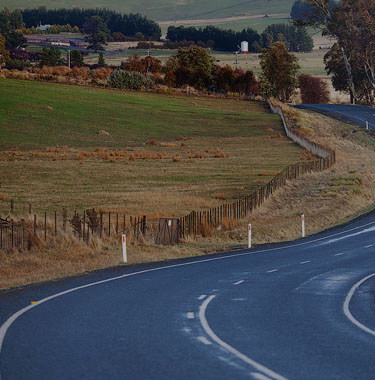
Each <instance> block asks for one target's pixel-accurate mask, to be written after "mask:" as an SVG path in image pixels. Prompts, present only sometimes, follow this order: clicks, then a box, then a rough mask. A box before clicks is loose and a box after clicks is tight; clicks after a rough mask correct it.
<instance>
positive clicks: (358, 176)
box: [0, 112, 375, 288]
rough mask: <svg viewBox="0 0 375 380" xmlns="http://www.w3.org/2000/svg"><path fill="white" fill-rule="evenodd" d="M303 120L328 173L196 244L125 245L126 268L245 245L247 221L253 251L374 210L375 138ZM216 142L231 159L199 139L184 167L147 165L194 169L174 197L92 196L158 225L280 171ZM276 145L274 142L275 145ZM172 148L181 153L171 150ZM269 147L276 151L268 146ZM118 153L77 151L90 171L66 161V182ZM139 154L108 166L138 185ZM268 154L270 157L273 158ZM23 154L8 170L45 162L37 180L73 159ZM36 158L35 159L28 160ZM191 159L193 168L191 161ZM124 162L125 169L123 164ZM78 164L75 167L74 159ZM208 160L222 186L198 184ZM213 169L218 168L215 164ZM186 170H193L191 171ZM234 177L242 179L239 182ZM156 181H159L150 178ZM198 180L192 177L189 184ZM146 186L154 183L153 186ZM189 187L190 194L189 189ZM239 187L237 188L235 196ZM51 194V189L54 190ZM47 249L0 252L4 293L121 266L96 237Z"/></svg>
mask: <svg viewBox="0 0 375 380" xmlns="http://www.w3.org/2000/svg"><path fill="white" fill-rule="evenodd" d="M300 117H301V120H302V122H303V123H304V124H305V125H307V126H308V127H309V128H311V129H312V130H313V132H314V133H313V134H312V136H311V137H310V138H311V139H313V140H314V141H316V142H317V143H320V144H324V145H325V146H327V147H329V148H331V149H335V150H336V153H337V164H336V165H335V166H334V167H333V168H332V169H330V170H327V171H325V172H322V173H317V174H312V175H307V176H305V177H303V178H299V179H298V180H297V181H294V182H290V183H288V184H287V186H286V187H284V188H283V189H281V190H280V191H278V192H277V193H276V194H275V195H274V196H273V197H272V198H271V199H270V200H268V201H267V202H265V204H264V206H263V207H262V208H261V209H259V210H256V212H255V213H254V214H253V215H252V216H251V217H250V218H249V219H246V220H243V221H241V222H240V223H235V222H234V221H232V220H227V221H224V222H223V223H222V225H221V226H220V227H219V228H218V229H207V230H205V231H204V235H205V237H197V238H195V239H193V238H191V237H190V238H187V239H186V241H184V242H182V244H181V245H179V246H174V247H157V246H153V245H152V244H150V243H148V242H139V243H137V242H132V241H131V240H130V241H129V262H130V263H142V262H149V261H162V260H166V259H171V258H179V257H188V256H194V255H199V254H204V253H208V252H220V251H223V250H228V249H233V248H234V247H238V246H245V244H246V239H247V228H246V226H247V224H248V223H249V222H251V223H252V225H253V243H254V244H255V245H256V244H261V243H269V242H276V241H285V240H292V239H296V238H298V237H299V236H300V214H301V213H304V214H305V216H306V232H307V233H308V234H312V233H315V232H318V231H321V230H323V229H325V228H328V227H331V226H333V225H336V224H338V223H340V222H342V221H344V220H348V219H350V218H352V217H354V216H355V215H358V214H359V213H361V212H364V211H366V210H368V209H370V208H372V207H373V205H374V199H375V169H374V167H373V162H374V160H375V151H374V146H375V139H374V138H373V137H370V136H368V135H367V134H365V133H364V132H357V133H355V134H353V133H352V129H353V127H348V126H346V125H343V124H341V123H339V122H338V121H334V120H331V119H329V118H326V117H324V116H322V115H318V114H310V113H306V112H301V115H300ZM268 140H269V139H268ZM220 141H224V142H223V143H222V145H221V149H225V151H228V152H229V153H230V157H229V158H227V159H225V160H223V161H221V160H215V159H213V157H212V156H213V152H211V149H212V150H214V149H216V148H208V153H206V150H207V146H217V144H216V143H217V140H215V141H214V140H210V139H205V141H200V143H199V144H200V145H199V144H198V143H195V144H196V145H195V146H194V148H193V149H194V152H192V151H190V152H186V157H187V159H186V161H183V160H181V162H174V163H173V162H171V161H172V158H171V157H172V156H171V154H177V153H179V154H180V156H181V157H182V155H183V151H184V150H180V151H177V150H176V151H174V152H171V153H169V154H166V153H165V152H160V151H158V152H157V155H160V156H162V157H163V159H166V160H165V161H163V165H161V166H153V165H154V163H155V164H157V163H158V162H159V160H160V158H159V160H157V161H150V163H152V164H153V165H151V166H150V169H149V170H150V173H149V175H151V174H152V176H154V175H155V171H156V169H157V170H160V171H163V170H167V172H162V175H163V176H164V178H168V179H170V178H172V177H173V175H179V174H180V173H181V172H182V171H187V170H190V171H191V170H193V172H194V173H197V174H199V175H198V176H197V184H196V185H195V184H194V183H193V185H191V184H189V185H188V187H187V184H186V183H178V182H175V183H172V184H171V185H170V186H171V191H170V190H167V191H166V188H165V186H161V187H153V188H152V189H151V190H150V189H148V188H146V187H144V188H143V190H140V189H139V184H138V191H137V192H135V191H134V189H135V187H131V184H132V182H126V181H124V180H121V183H120V184H119V187H116V188H115V194H116V196H118V194H120V189H121V188H122V187H123V186H124V183H125V184H126V185H125V186H127V193H128V194H130V195H132V197H129V198H126V200H125V201H124V199H122V202H121V204H114V203H112V201H111V199H110V198H106V197H108V194H107V191H105V189H103V190H102V191H99V192H98V193H96V194H95V196H101V197H102V198H103V204H104V203H106V204H111V203H112V204H113V206H111V207H105V206H102V210H103V211H108V210H109V209H110V210H112V211H118V212H125V213H126V214H127V215H129V214H130V213H132V212H135V208H137V209H138V210H140V209H141V208H142V207H140V202H141V201H142V200H147V207H148V210H149V211H150V212H149V213H147V214H148V216H149V217H150V219H157V218H159V217H161V216H165V215H166V213H167V214H168V216H172V215H179V216H180V215H181V210H188V211H190V210H192V209H202V208H206V207H210V206H211V205H212V206H213V205H218V204H222V203H223V200H224V198H225V200H230V199H232V198H233V197H238V195H239V194H240V193H241V191H244V192H246V193H248V192H249V187H248V185H246V184H245V183H244V182H243V183H241V182H240V181H239V180H241V178H247V177H248V176H249V175H250V174H251V173H252V174H251V175H252V178H251V181H252V183H253V185H254V186H256V187H257V186H259V185H260V184H262V183H264V182H265V181H267V180H268V177H269V176H273V175H274V174H275V173H276V172H277V171H276V170H274V169H272V168H267V169H266V170H264V169H263V170H262V168H252V167H250V166H249V165H244V166H243V167H239V164H238V162H239V160H238V157H243V156H244V155H246V154H248V153H250V150H249V151H248V150H246V147H247V146H248V145H249V141H247V140H246V141H243V145H242V147H240V146H239V145H238V144H237V143H236V141H234V139H221V140H220ZM280 141H283V140H280ZM214 142H215V143H214ZM255 142H256V141H255ZM274 143H276V142H274ZM277 143H279V140H278V141H277ZM285 143H286V144H288V145H290V146H292V144H290V143H289V142H288V141H285ZM254 146H256V144H255V145H254V144H253V145H252V147H254ZM177 148H179V147H178V146H176V149H177ZM155 149H160V147H159V146H155ZM272 149H274V147H271V150H272ZM271 150H270V152H271ZM119 152H120V151H116V150H108V149H106V150H104V149H99V148H98V149H97V150H96V151H92V152H88V151H87V152H84V151H82V152H77V151H75V152H74V154H75V157H77V154H79V153H82V156H83V157H85V160H84V162H83V164H82V165H80V167H81V168H82V169H81V170H87V169H89V168H90V160H91V158H90V155H93V154H95V157H94V158H93V160H94V161H93V162H94V163H95V171H90V170H88V171H87V172H86V171H84V172H82V171H79V172H78V174H77V173H76V172H75V170H76V169H75V167H74V160H73V159H72V162H71V163H69V167H70V177H71V178H73V179H74V180H75V181H76V180H77V181H78V183H79V177H78V175H81V176H82V175H83V174H82V173H84V178H88V176H90V175H91V176H94V173H97V171H98V170H102V169H101V165H104V166H103V170H106V171H108V170H109V169H108V167H109V166H108V162H106V161H105V160H102V164H100V161H97V157H100V158H103V157H106V158H107V159H109V160H110V159H117V157H118V156H119V155H121V154H120V153H119ZM141 152H142V151H141V150H139V151H138V152H137V151H130V152H129V153H128V154H129V155H128V156H126V157H127V158H126V159H125V161H123V162H121V161H116V162H115V163H113V166H114V167H115V169H114V170H115V171H116V173H118V172H119V170H126V171H128V174H131V177H129V178H133V180H134V181H135V179H140V176H141V175H143V174H144V171H145V166H141V164H142V160H138V159H137V158H136V155H139V156H142V153H141ZM198 152H200V153H202V154H205V155H207V154H208V155H209V156H210V159H211V161H209V159H207V161H201V160H199V159H198V160H196V161H194V160H192V158H189V157H188V155H189V154H190V156H191V157H193V156H194V155H195V154H197V153H198ZM270 152H269V153H267V154H270ZM22 153H23V152H20V151H19V150H17V149H13V150H12V151H9V152H8V153H7V154H8V155H9V157H8V156H7V157H8V158H7V160H8V161H7V162H6V164H7V165H10V164H12V163H13V162H16V163H17V162H18V161H12V160H13V158H14V159H17V160H20V163H21V164H22V165H25V164H26V163H27V162H28V161H27V160H31V161H30V163H31V164H32V165H36V164H38V163H39V160H41V162H46V163H47V164H48V165H47V166H45V167H44V166H42V167H43V172H42V174H43V175H45V173H46V172H47V171H48V170H52V169H54V168H55V166H54V165H58V164H59V161H58V162H56V163H53V165H52V166H51V164H50V163H51V162H52V161H51V158H52V157H54V158H56V157H59V159H60V158H61V160H62V159H63V157H64V155H68V156H69V157H71V155H72V153H73V152H70V150H69V148H66V147H65V148H64V147H50V148H48V149H46V151H44V152H42V151H40V152H35V156H33V155H31V154H30V155H29V154H28V153H27V154H26V155H25V153H23V154H24V156H25V157H27V160H25V161H22V157H23V156H22ZM48 155H52V156H48ZM57 155H58V156H57ZM19 157H20V158H19ZM295 157H297V159H298V158H301V159H302V158H308V157H311V154H310V153H308V152H302V151H301V150H299V151H296V155H295ZM35 159H36V160H38V161H37V162H36V161H33V160H35ZM69 159H71V158H69ZM75 160H77V158H75ZM169 160H170V161H169ZM189 160H191V161H193V162H189ZM231 160H233V161H231ZM128 161H129V164H128V165H125V163H126V162H128ZM219 161H220V162H219ZM75 162H76V164H77V161H75ZM205 162H210V165H211V164H214V166H210V170H211V173H212V170H214V171H215V173H216V172H217V173H220V175H222V173H223V170H224V171H225V172H226V175H227V176H226V177H225V181H224V182H221V183H219V182H218V181H217V179H216V180H215V181H213V182H211V183H210V182H204V181H203V182H202V178H206V177H205V176H207V172H205V171H200V170H201V169H202V167H204V165H203V166H202V163H203V164H204V163H205ZM168 163H170V164H169V165H170V167H168ZM215 163H218V164H217V166H216V164H215ZM117 165H123V166H117ZM133 165H134V166H133ZM180 165H181V166H180ZM189 165H194V166H193V167H192V168H191V167H190V169H188V168H189ZM198 171H199V172H198ZM238 173H242V174H241V175H240V176H238ZM34 176H35V174H34ZM151 178H154V177H151ZM231 178H232V182H231ZM256 178H258V179H256ZM36 180H38V178H36ZM153 180H154V181H156V180H155V179H153ZM195 180H196V179H195V178H194V179H193V182H194V181H195ZM27 181H29V182H28V183H29V186H32V181H31V180H30V179H29V178H28V179H27ZM85 184H86V183H85ZM149 184H150V185H151V182H149ZM219 185H220V187H219ZM202 187H204V189H203V190H204V193H205V194H206V195H208V196H209V197H210V199H208V198H207V197H204V196H202V195H201V194H202V193H201V192H200V191H201V190H202ZM187 188H188V191H186V189H187ZM218 188H220V193H219V192H218ZM241 188H242V190H239V189H241ZM130 190H131V191H130ZM54 191H56V184H55V186H54ZM90 191H91V190H90ZM94 193H95V192H94ZM51 194H53V193H51ZM90 194H91V193H90ZM176 194H178V196H176ZM161 195H162V196H161ZM51 196H53V195H51ZM58 196H59V198H61V197H63V196H64V194H63V192H60V193H59V194H58ZM161 198H162V201H163V206H162V207H160V202H161ZM30 203H33V199H31V202H30ZM166 205H168V211H165V210H166ZM16 207H17V204H16ZM47 243H48V244H44V242H43V241H38V240H36V241H34V242H33V248H32V249H31V251H30V252H28V251H26V252H21V253H17V252H15V253H14V254H4V253H1V254H0V279H1V280H0V287H2V288H4V287H9V286H14V285H16V284H25V283H30V282H35V281H41V280H45V279H50V278H57V277H61V276H66V275H72V274H76V273H83V272H86V271H89V270H92V269H97V268H103V267H108V266H112V265H118V264H119V263H120V262H121V249H120V241H119V240H118V239H117V240H116V239H114V238H112V239H108V240H107V239H104V240H103V241H99V240H95V239H94V240H93V241H92V242H90V245H89V246H88V247H87V246H85V245H82V243H81V242H78V241H77V240H76V239H74V238H72V237H71V236H64V235H63V236H61V237H59V238H57V239H56V240H53V239H51V241H49V242H47Z"/></svg>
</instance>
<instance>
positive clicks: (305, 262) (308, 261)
mask: <svg viewBox="0 0 375 380" xmlns="http://www.w3.org/2000/svg"><path fill="white" fill-rule="evenodd" d="M307 263H311V260H307V261H301V262H300V264H301V265H303V264H307Z"/></svg>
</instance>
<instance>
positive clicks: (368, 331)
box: [344, 273, 375, 336]
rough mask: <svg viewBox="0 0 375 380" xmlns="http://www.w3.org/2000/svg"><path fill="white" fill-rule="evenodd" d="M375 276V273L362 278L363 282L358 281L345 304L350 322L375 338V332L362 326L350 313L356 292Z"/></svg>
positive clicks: (345, 310)
mask: <svg viewBox="0 0 375 380" xmlns="http://www.w3.org/2000/svg"><path fill="white" fill-rule="evenodd" d="M374 276H375V273H373V274H369V275H368V276H366V277H365V278H362V280H360V281H358V282H357V283H356V284H354V285H353V287H352V288H351V289H350V291H349V293H348V295H347V296H346V298H345V302H344V313H345V315H346V316H347V318H348V319H349V320H350V322H352V323H354V324H355V325H356V326H357V327H359V328H360V329H362V330H363V331H366V332H367V333H369V334H371V335H374V336H375V331H374V330H371V329H369V328H368V327H367V326H365V325H364V324H362V323H361V322H359V321H358V320H357V319H355V318H354V317H353V315H352V313H351V312H350V309H349V305H350V301H351V299H352V297H353V295H354V292H355V291H356V290H357V289H358V288H359V287H360V286H361V285H362V284H363V283H364V282H365V281H367V280H368V279H370V278H371V277H374Z"/></svg>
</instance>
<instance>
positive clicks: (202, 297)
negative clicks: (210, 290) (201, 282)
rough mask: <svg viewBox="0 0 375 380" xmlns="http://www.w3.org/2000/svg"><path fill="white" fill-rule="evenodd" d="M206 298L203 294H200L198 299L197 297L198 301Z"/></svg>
mask: <svg viewBox="0 0 375 380" xmlns="http://www.w3.org/2000/svg"><path fill="white" fill-rule="evenodd" d="M206 297H207V296H206V295H205V294H202V295H201V296H200V297H198V299H199V300H203V299H205V298H206Z"/></svg>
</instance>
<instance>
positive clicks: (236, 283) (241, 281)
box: [233, 280, 245, 285]
mask: <svg viewBox="0 0 375 380" xmlns="http://www.w3.org/2000/svg"><path fill="white" fill-rule="evenodd" d="M243 282H245V281H244V280H240V281H237V282H235V283H234V284H233V285H239V284H242V283H243Z"/></svg>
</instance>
